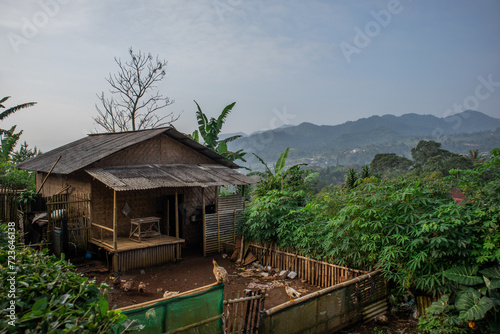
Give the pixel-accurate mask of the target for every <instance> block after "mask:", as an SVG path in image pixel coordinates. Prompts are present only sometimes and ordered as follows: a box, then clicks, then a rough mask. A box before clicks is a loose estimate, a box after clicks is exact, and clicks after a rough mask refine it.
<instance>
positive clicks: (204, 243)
mask: <svg viewBox="0 0 500 334" xmlns="http://www.w3.org/2000/svg"><path fill="white" fill-rule="evenodd" d="M201 215H202V217H203V256H207V221H206V219H205V188H201Z"/></svg>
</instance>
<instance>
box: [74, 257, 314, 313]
mask: <svg viewBox="0 0 500 334" xmlns="http://www.w3.org/2000/svg"><path fill="white" fill-rule="evenodd" d="M212 259H215V260H216V261H217V263H218V264H219V265H220V266H222V267H224V268H225V269H226V270H227V272H228V274H229V284H226V285H225V287H224V295H225V296H227V295H230V294H232V293H237V292H241V293H242V292H243V290H245V289H250V290H258V289H259V288H267V294H268V296H267V297H266V300H265V302H264V307H265V308H266V309H269V308H271V307H273V306H276V305H279V304H282V303H284V302H287V301H288V300H289V297H288V296H287V295H286V293H285V286H284V283H285V280H284V279H282V278H281V277H279V276H277V277H274V275H272V274H271V275H270V276H268V277H263V275H266V274H263V273H262V272H263V271H262V270H259V269H258V268H256V267H255V266H253V265H249V266H247V267H243V268H244V270H243V268H242V267H240V266H237V265H236V264H235V263H234V262H231V260H230V259H229V257H226V256H224V255H223V254H215V255H213V256H210V257H203V256H201V255H199V254H193V253H189V252H183V254H182V260H181V261H180V262H178V263H170V264H165V265H161V266H156V267H150V268H144V269H138V270H132V271H128V272H126V273H122V274H121V275H120V279H121V280H125V281H129V280H132V281H133V288H132V289H131V291H129V292H124V291H123V290H122V289H120V288H119V287H113V278H114V277H115V276H117V275H115V273H112V272H110V271H108V270H107V267H106V264H105V263H102V262H99V261H96V260H93V261H92V260H91V261H86V262H83V263H79V264H77V271H79V272H81V273H83V274H84V275H85V276H87V277H89V279H95V280H96V283H101V282H105V283H107V284H109V285H110V286H111V287H112V288H111V289H110V290H109V291H108V294H109V298H108V301H109V304H110V307H112V306H114V305H116V307H117V308H120V307H123V306H129V305H134V304H139V303H142V302H146V301H150V300H154V299H158V298H162V297H163V294H164V293H165V292H166V291H179V292H184V291H188V290H192V289H196V288H199V287H202V286H205V285H208V284H212V283H215V277H214V274H213V272H212V269H213V264H212ZM277 274H279V272H278V273H277ZM286 281H287V282H289V283H291V286H292V287H293V288H294V289H296V290H297V291H299V292H300V293H302V294H304V295H305V294H308V293H311V292H314V291H317V290H319V289H320V288H319V287H314V286H311V285H309V284H307V283H304V282H301V281H300V280H299V279H297V278H295V279H294V280H290V279H286ZM140 282H143V283H144V284H145V285H146V291H145V292H144V293H140V292H139V291H138V286H139V283H140Z"/></svg>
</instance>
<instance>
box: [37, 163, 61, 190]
mask: <svg viewBox="0 0 500 334" xmlns="http://www.w3.org/2000/svg"><path fill="white" fill-rule="evenodd" d="M61 158H62V156H61V155H60V156H59V157H58V158H57V160H56V162H54V164H53V165H52V168H50V170H49V172H48V173H47V175H45V178H44V179H43V181H42V184H40V188H38V190H37V191H36V193H37V194H39V193H40V190H42V188H43V185H44V184H45V181H47V179H48V178H49V175H50V173H52V171H53V170H54V168H55V167H56V165H57V163H58V162H59V160H61Z"/></svg>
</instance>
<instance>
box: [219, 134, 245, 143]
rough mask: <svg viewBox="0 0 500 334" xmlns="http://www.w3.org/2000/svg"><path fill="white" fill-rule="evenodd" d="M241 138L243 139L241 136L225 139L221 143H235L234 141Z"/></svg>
mask: <svg viewBox="0 0 500 334" xmlns="http://www.w3.org/2000/svg"><path fill="white" fill-rule="evenodd" d="M241 137H243V136H242V135H236V136H231V137H227V138H226V139H224V140H223V141H225V142H226V143H230V142H232V141H235V140H236V139H238V138H241Z"/></svg>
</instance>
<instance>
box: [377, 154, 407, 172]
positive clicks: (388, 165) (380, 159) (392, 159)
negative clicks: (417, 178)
mask: <svg viewBox="0 0 500 334" xmlns="http://www.w3.org/2000/svg"><path fill="white" fill-rule="evenodd" d="M411 165H412V162H411V160H409V159H407V158H404V157H399V156H397V155H396V153H379V154H375V156H374V157H373V160H372V161H371V163H370V168H371V170H372V171H373V172H375V173H382V172H390V171H394V170H400V171H403V172H406V171H407V170H408V168H409V167H410V166H411Z"/></svg>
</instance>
